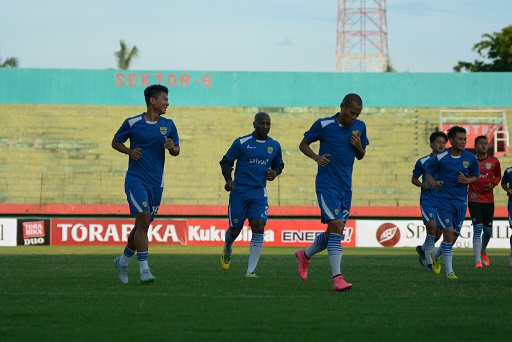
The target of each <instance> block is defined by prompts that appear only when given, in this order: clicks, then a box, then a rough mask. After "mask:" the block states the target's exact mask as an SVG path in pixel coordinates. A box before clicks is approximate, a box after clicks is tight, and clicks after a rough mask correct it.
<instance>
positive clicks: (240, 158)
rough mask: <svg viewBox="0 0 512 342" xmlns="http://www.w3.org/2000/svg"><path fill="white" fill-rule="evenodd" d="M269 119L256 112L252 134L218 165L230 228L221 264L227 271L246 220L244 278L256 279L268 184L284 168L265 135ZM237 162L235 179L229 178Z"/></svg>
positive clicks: (277, 148) (276, 144) (278, 151)
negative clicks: (248, 238)
mask: <svg viewBox="0 0 512 342" xmlns="http://www.w3.org/2000/svg"><path fill="white" fill-rule="evenodd" d="M270 125H271V122H270V116H269V115H268V114H267V113H264V112H259V113H257V114H256V115H255V116H254V122H253V126H254V132H252V133H251V134H248V135H246V136H243V137H239V138H237V139H236V140H235V141H233V144H231V147H230V148H229V150H228V151H227V153H226V155H224V157H223V158H222V160H221V161H220V162H219V164H220V166H221V170H222V175H223V176H224V179H225V181H226V184H225V185H224V189H225V190H226V191H228V192H230V194H229V207H228V214H229V228H228V229H227V230H226V235H225V243H224V250H223V253H222V255H221V258H220V265H221V267H222V269H223V270H224V271H226V270H227V269H228V268H229V266H230V265H231V254H232V252H233V251H232V246H233V242H234V241H235V239H236V238H237V237H238V235H239V234H240V232H241V231H242V228H243V226H244V222H245V220H246V219H249V226H250V227H251V232H252V236H251V244H250V255H249V262H248V265H247V272H246V277H249V278H256V277H257V275H256V266H257V265H258V260H259V258H260V255H261V251H262V249H263V240H264V239H263V238H264V229H265V224H266V222H267V219H268V197H267V188H266V185H267V181H273V180H274V179H275V178H276V177H277V176H279V175H280V174H281V172H282V171H283V168H284V163H283V156H282V151H281V145H280V144H279V142H277V141H276V140H274V139H272V138H271V137H269V136H268V133H269V131H270ZM235 161H236V169H235V179H234V180H233V179H232V177H231V173H232V171H233V166H234V164H235Z"/></svg>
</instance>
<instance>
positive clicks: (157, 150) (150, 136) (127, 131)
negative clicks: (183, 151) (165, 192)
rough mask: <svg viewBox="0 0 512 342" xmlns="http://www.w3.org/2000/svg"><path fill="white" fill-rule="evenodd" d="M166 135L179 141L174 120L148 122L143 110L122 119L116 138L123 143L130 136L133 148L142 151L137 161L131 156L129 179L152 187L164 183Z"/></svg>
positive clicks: (160, 119)
mask: <svg viewBox="0 0 512 342" xmlns="http://www.w3.org/2000/svg"><path fill="white" fill-rule="evenodd" d="M164 136H165V137H167V138H171V139H172V140H173V141H174V144H175V145H179V144H180V139H179V137H178V130H177V129H176V126H175V125H174V122H173V121H172V120H171V119H167V118H164V117H162V116H160V117H159V118H158V121H156V122H149V121H146V119H145V118H144V113H142V114H139V115H137V116H134V117H131V118H127V119H126V120H125V121H124V122H123V124H122V125H121V127H120V128H119V130H118V131H117V133H116V134H115V135H114V139H115V140H116V141H118V142H121V143H124V142H126V141H127V140H128V139H130V149H132V150H133V149H135V148H140V149H141V151H142V155H141V157H140V158H139V159H138V160H133V159H131V158H129V160H128V171H127V172H126V182H129V181H140V182H142V183H143V184H144V185H145V186H146V187H150V188H151V187H163V186H164V182H163V174H164V165H165V151H166V149H165V138H164Z"/></svg>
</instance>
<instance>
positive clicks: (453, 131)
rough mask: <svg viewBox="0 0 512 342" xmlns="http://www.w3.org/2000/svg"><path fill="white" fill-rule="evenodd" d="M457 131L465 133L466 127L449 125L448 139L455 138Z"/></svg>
mask: <svg viewBox="0 0 512 342" xmlns="http://www.w3.org/2000/svg"><path fill="white" fill-rule="evenodd" d="M457 133H466V129H465V128H464V127H460V126H453V127H450V129H449V130H448V139H455V136H456V135H457Z"/></svg>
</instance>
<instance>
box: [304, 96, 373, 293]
mask: <svg viewBox="0 0 512 342" xmlns="http://www.w3.org/2000/svg"><path fill="white" fill-rule="evenodd" d="M362 109H363V101H362V100H361V97H360V96H359V95H357V94H348V95H346V96H345V97H344V98H343V101H342V102H341V104H340V111H339V113H336V114H335V115H334V116H331V117H327V118H322V119H318V120H317V121H315V122H314V123H313V125H312V126H311V128H310V129H309V130H308V131H307V132H305V133H304V138H303V139H302V141H301V142H300V144H299V149H300V151H301V152H302V153H304V154H305V155H306V156H307V157H309V158H311V159H313V160H314V161H315V162H316V163H317V164H318V171H317V175H316V193H317V198H318V204H319V206H320V211H321V221H322V223H327V229H326V231H325V232H322V233H321V234H318V235H317V236H316V238H315V241H314V242H313V243H312V244H311V245H310V246H309V247H308V248H306V249H305V250H299V251H297V252H296V253H295V256H296V258H297V260H298V261H299V268H298V273H299V277H300V278H301V279H302V280H306V279H307V277H308V267H309V262H310V261H309V260H310V259H311V258H312V257H313V256H314V255H315V254H317V253H319V252H321V251H323V250H324V249H326V248H327V253H328V255H329V262H330V264H331V272H332V278H333V289H334V290H335V291H348V290H350V289H351V288H352V284H350V283H348V282H347V281H346V280H345V279H344V278H343V276H342V274H341V259H342V252H343V248H342V245H341V240H342V236H343V229H344V228H345V223H346V221H347V220H348V217H349V214H350V207H351V205H352V171H353V169H354V160H355V158H357V159H358V160H361V159H363V157H364V155H365V153H366V146H367V145H368V144H369V141H368V137H367V134H366V125H365V123H364V122H363V121H361V120H358V117H359V115H360V114H361V111H362ZM316 141H319V142H320V149H319V153H318V154H316V153H315V152H314V151H313V150H312V149H311V147H310V144H312V143H314V142H316Z"/></svg>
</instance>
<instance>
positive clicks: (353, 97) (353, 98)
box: [340, 94, 363, 107]
mask: <svg viewBox="0 0 512 342" xmlns="http://www.w3.org/2000/svg"><path fill="white" fill-rule="evenodd" d="M349 103H350V104H351V103H355V104H356V105H358V106H363V100H362V99H361V96H359V95H357V94H347V95H345V97H344V98H343V101H341V104H340V107H341V106H342V105H345V106H347V105H348V104H349Z"/></svg>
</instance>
